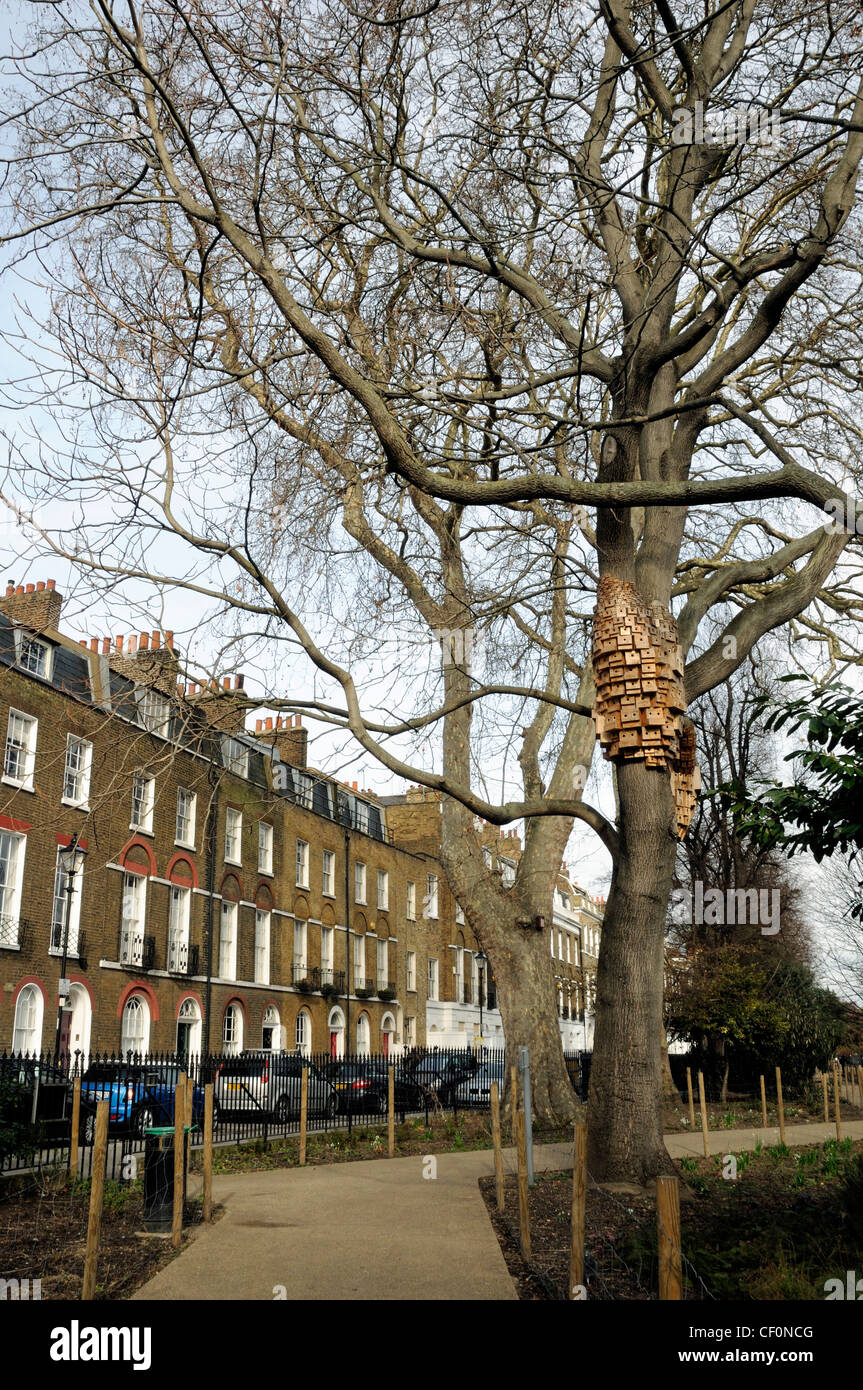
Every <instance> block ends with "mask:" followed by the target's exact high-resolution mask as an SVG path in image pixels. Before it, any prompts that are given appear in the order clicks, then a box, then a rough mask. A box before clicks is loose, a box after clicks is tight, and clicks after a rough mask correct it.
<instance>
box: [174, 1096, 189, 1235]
mask: <svg viewBox="0 0 863 1390" xmlns="http://www.w3.org/2000/svg"><path fill="white" fill-rule="evenodd" d="M185 1119H186V1087H185V1086H184V1085H183V1083H182V1081H180V1082H178V1084H177V1085H176V1086H175V1087H174V1208H173V1212H172V1214H171V1217H172V1219H171V1244H172V1245H173V1247H174V1249H175V1250H179V1248H180V1244H181V1241H182V1238H183V1166H184V1158H185V1154H184V1152H183V1151H184V1149H185V1144H184V1142H183V1141H184V1139H185V1135H184V1132H183V1129H184V1123H185Z"/></svg>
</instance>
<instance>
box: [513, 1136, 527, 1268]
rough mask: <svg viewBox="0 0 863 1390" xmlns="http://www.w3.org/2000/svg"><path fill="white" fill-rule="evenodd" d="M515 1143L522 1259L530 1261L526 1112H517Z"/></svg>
mask: <svg viewBox="0 0 863 1390" xmlns="http://www.w3.org/2000/svg"><path fill="white" fill-rule="evenodd" d="M515 1143H516V1152H517V1154H518V1228H519V1235H520V1237H521V1257H522V1259H523V1260H527V1261H530V1214H529V1212H528V1205H527V1131H526V1129H525V1127H524V1111H523V1110H516V1112H515Z"/></svg>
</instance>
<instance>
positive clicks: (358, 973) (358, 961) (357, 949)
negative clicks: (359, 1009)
mask: <svg viewBox="0 0 863 1390" xmlns="http://www.w3.org/2000/svg"><path fill="white" fill-rule="evenodd" d="M365 985H366V938H365V936H361V935H359V934H357V935H356V936H355V937H354V989H357V988H359V989H365Z"/></svg>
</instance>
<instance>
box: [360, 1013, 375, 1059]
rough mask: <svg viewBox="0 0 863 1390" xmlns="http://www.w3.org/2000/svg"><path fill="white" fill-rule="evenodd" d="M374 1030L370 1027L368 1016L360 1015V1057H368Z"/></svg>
mask: <svg viewBox="0 0 863 1390" xmlns="http://www.w3.org/2000/svg"><path fill="white" fill-rule="evenodd" d="M371 1044H372V1030H371V1028H370V1026H369V1016H368V1014H360V1016H359V1018H358V1019H357V1054H358V1056H360V1057H368V1055H369V1052H370V1051H371Z"/></svg>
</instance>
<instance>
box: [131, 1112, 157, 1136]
mask: <svg viewBox="0 0 863 1390" xmlns="http://www.w3.org/2000/svg"><path fill="white" fill-rule="evenodd" d="M155 1122H156V1119H155V1116H154V1114H153V1112H152V1110H150V1109H148V1108H147V1106H146V1105H142V1106H141V1109H140V1110H136V1111H135V1114H134V1117H133V1119H132V1128H133V1130H134V1131H135V1133H136V1134H137V1136H138V1138H139V1139H143V1138H144V1132H145V1130H148V1129H152V1128H153V1125H154V1124H155Z"/></svg>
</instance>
